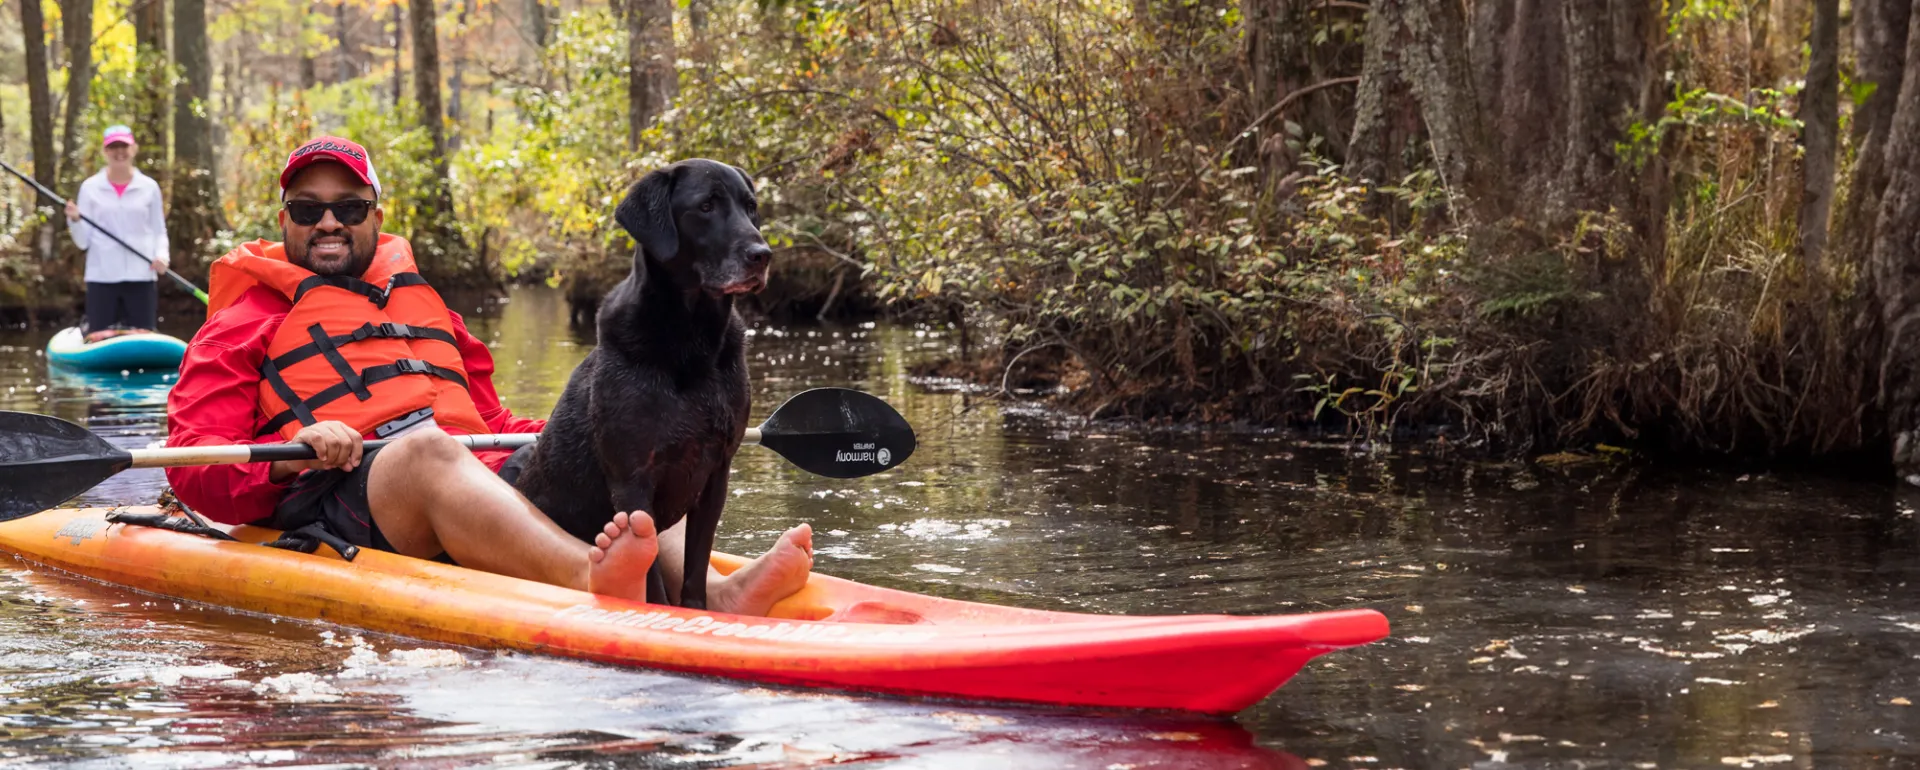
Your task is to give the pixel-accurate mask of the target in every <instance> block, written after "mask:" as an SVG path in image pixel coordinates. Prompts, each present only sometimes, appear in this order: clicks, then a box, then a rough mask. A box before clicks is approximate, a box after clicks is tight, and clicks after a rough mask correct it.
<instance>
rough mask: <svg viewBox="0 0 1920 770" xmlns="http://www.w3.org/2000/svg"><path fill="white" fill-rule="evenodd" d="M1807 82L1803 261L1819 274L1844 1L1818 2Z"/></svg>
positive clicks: (1829, 205) (1803, 100) (1803, 98)
mask: <svg viewBox="0 0 1920 770" xmlns="http://www.w3.org/2000/svg"><path fill="white" fill-rule="evenodd" d="M1807 50H1808V54H1809V55H1808V60H1807V85H1806V88H1805V90H1803V91H1801V95H1800V121H1801V123H1802V124H1803V125H1805V126H1806V127H1805V128H1804V129H1803V130H1802V133H1801V144H1803V145H1805V146H1806V160H1805V161H1804V162H1802V164H1801V173H1802V184H1801V195H1800V259H1801V263H1802V268H1803V269H1805V270H1806V271H1807V274H1808V275H1809V276H1817V275H1818V274H1819V269H1820V259H1821V255H1822V252H1824V251H1825V250H1826V248H1827V220H1828V219H1829V217H1830V216H1831V214H1832V212H1833V162H1834V147H1835V136H1834V135H1835V134H1837V133H1839V131H1840V102H1839V90H1840V0H1814V3H1813V29H1812V32H1811V34H1810V35H1809V38H1808V40H1807Z"/></svg>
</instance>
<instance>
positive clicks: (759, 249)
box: [741, 243, 773, 267]
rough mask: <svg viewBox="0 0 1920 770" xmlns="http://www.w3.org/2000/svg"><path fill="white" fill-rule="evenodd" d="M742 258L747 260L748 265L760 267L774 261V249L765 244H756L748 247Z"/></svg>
mask: <svg viewBox="0 0 1920 770" xmlns="http://www.w3.org/2000/svg"><path fill="white" fill-rule="evenodd" d="M741 256H742V257H745V258H746V260H747V264H749V265H752V266H754V267H760V266H761V265H765V264H766V263H767V262H769V261H771V260H772V259H773V249H772V248H770V247H768V246H767V245H766V244H764V243H756V244H753V245H751V246H748V247H747V250H746V252H745V253H743V254H741Z"/></svg>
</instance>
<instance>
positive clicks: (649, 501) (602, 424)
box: [516, 160, 773, 609]
mask: <svg viewBox="0 0 1920 770" xmlns="http://www.w3.org/2000/svg"><path fill="white" fill-rule="evenodd" d="M614 217H615V218H616V219H618V220H619V222H620V226H621V227H624V228H626V230H627V233H628V234H630V235H632V236H633V239H634V240H635V241H637V242H638V243H639V248H638V249H636V250H635V251H634V255H633V272H632V273H631V274H629V275H628V276H627V278H626V280H624V281H621V282H620V284H619V285H618V286H615V287H614V288H613V291H612V292H610V293H608V295H607V298H606V300H605V301H604V302H603V303H602V304H601V306H600V313H599V318H598V327H599V336H600V345H599V347H597V348H595V349H594V350H593V352H591V353H588V354H587V358H586V360H585V361H582V362H580V367H579V368H578V369H575V370H574V371H573V376H572V377H571V378H570V379H568V380H567V388H566V390H565V391H564V392H563V393H562V394H561V396H560V403H559V404H557V405H556V406H554V409H553V414H552V416H551V418H550V419H549V420H548V421H547V427H546V430H544V431H542V432H541V434H540V441H539V443H538V444H536V445H535V449H534V450H532V456H531V457H529V458H528V460H527V462H526V467H525V470H524V471H523V473H522V475H521V476H520V478H519V480H518V481H517V482H516V485H517V486H518V487H519V489H520V491H521V492H522V493H524V494H525V495H526V496H527V498H528V499H529V500H531V501H533V503H534V505H536V506H538V507H539V508H540V510H542V511H544V512H546V514H547V516H549V517H551V518H552V519H553V520H554V522H555V523H557V524H559V525H560V526H561V528H563V529H565V530H566V531H567V532H569V533H571V534H572V535H573V536H574V537H577V538H580V539H582V540H585V541H588V542H592V540H593V536H594V535H595V534H596V533H598V532H600V529H601V527H603V526H605V525H606V523H607V522H608V521H609V520H611V519H612V518H613V514H614V512H616V511H646V512H647V513H649V514H651V515H652V516H653V521H654V524H655V525H656V526H658V527H659V528H660V529H661V530H662V531H664V530H666V528H668V527H670V526H673V524H674V523H675V522H678V521H679V520H680V519H681V518H682V517H685V518H686V519H687V520H688V521H687V530H686V544H687V551H686V556H687V561H686V579H685V581H684V582H683V583H682V585H681V587H680V604H681V606H684V607H694V608H701V609H704V608H705V607H706V599H707V561H708V559H709V558H710V557H711V555H712V553H713V536H714V531H715V530H716V529H717V528H718V527H719V526H720V512H721V508H722V507H723V506H724V505H725V504H726V497H727V472H728V469H729V468H730V467H731V466H732V464H733V453H734V451H735V450H738V449H739V448H740V437H741V434H742V432H744V431H745V429H746V427H747V409H748V406H749V402H748V391H747V359H746V346H745V326H744V325H743V324H742V323H741V321H740V316H739V315H738V314H736V313H734V309H733V299H734V295H737V294H746V293H751V292H757V291H759V290H760V289H761V288H762V287H764V286H765V285H766V283H767V265H768V263H769V261H770V260H771V258H772V254H773V251H772V250H771V249H769V248H768V247H767V242H766V240H765V239H763V238H761V237H760V218H759V213H758V207H757V204H756V201H755V200H754V195H753V179H752V178H751V177H748V176H747V174H746V172H744V171H741V170H740V169H737V168H734V167H732V166H729V165H726V164H724V163H716V162H714V161H710V160H688V161H682V162H679V163H675V164H673V165H671V166H668V167H666V168H663V169H660V170H658V171H654V172H653V173H650V174H648V175H646V177H644V178H642V179H641V180H640V181H639V182H637V183H635V184H634V186H633V188H632V189H631V190H628V191H627V198H626V200H624V201H621V203H620V206H619V208H617V209H616V210H615V211H614ZM647 601H649V602H654V603H667V601H668V593H667V591H666V581H665V580H664V579H663V578H662V577H661V572H660V564H659V562H658V561H656V562H655V563H654V566H653V569H652V571H650V572H649V573H648V576H647Z"/></svg>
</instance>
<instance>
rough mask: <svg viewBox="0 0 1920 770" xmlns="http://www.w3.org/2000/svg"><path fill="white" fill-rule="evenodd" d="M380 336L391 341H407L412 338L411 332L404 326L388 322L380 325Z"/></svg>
mask: <svg viewBox="0 0 1920 770" xmlns="http://www.w3.org/2000/svg"><path fill="white" fill-rule="evenodd" d="M380 336H382V337H388V338H391V339H407V338H410V337H412V336H413V330H412V329H411V328H408V327H407V325H406V324H401V323H393V322H391V321H388V322H386V323H383V324H380Z"/></svg>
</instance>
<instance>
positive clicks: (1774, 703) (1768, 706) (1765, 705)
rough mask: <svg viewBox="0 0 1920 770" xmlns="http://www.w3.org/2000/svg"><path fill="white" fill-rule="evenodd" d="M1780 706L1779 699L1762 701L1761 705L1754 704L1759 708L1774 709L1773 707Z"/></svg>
mask: <svg viewBox="0 0 1920 770" xmlns="http://www.w3.org/2000/svg"><path fill="white" fill-rule="evenodd" d="M1779 707H1780V701H1777V700H1770V701H1761V703H1760V705H1758V706H1754V708H1757V709H1773V708H1779Z"/></svg>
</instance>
